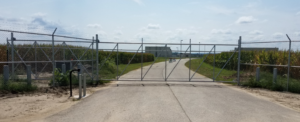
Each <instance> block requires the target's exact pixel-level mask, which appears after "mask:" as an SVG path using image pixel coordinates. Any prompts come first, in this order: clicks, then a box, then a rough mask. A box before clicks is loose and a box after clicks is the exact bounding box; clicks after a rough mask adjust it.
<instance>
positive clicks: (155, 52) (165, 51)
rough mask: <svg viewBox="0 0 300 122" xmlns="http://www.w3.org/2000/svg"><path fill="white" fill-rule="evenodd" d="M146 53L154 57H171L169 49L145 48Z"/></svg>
mask: <svg viewBox="0 0 300 122" xmlns="http://www.w3.org/2000/svg"><path fill="white" fill-rule="evenodd" d="M145 52H146V53H152V54H153V55H154V56H155V57H166V56H167V57H172V50H171V48H170V47H157V46H151V47H150V46H146V50H145Z"/></svg>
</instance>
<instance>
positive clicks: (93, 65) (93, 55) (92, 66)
mask: <svg viewBox="0 0 300 122" xmlns="http://www.w3.org/2000/svg"><path fill="white" fill-rule="evenodd" d="M92 81H94V37H93V38H92Z"/></svg>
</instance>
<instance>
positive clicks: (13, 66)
mask: <svg viewBox="0 0 300 122" xmlns="http://www.w3.org/2000/svg"><path fill="white" fill-rule="evenodd" d="M10 38H11V39H10V40H11V61H12V64H11V76H13V77H11V78H12V80H15V79H14V75H15V63H14V60H15V53H14V50H15V49H14V46H15V45H14V39H15V38H14V33H11V37H10Z"/></svg>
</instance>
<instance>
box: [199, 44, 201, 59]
mask: <svg viewBox="0 0 300 122" xmlns="http://www.w3.org/2000/svg"><path fill="white" fill-rule="evenodd" d="M200 53H201V52H200V42H199V58H200Z"/></svg>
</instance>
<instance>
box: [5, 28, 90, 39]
mask: <svg viewBox="0 0 300 122" xmlns="http://www.w3.org/2000/svg"><path fill="white" fill-rule="evenodd" d="M0 31H3V32H12V33H24V34H32V35H43V36H55V37H62V38H70V39H80V40H89V41H92V40H93V39H86V38H79V37H71V36H62V35H54V34H45V33H34V32H25V31H14V30H7V29H0Z"/></svg>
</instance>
